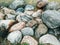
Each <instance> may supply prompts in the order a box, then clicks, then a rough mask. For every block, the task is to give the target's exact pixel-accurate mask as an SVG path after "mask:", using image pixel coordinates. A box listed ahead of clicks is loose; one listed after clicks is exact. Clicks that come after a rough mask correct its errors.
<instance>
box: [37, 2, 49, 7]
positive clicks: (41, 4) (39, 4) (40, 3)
mask: <svg viewBox="0 0 60 45" xmlns="http://www.w3.org/2000/svg"><path fill="white" fill-rule="evenodd" d="M47 3H48V2H46V1H38V2H37V5H36V6H37V8H43V7H45V6H46V5H47Z"/></svg>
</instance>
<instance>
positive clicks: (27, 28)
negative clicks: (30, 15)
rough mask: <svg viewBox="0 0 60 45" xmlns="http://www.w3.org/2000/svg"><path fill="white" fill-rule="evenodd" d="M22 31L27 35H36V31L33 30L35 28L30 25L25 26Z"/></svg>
mask: <svg viewBox="0 0 60 45" xmlns="http://www.w3.org/2000/svg"><path fill="white" fill-rule="evenodd" d="M21 32H22V34H23V35H24V36H26V35H30V36H33V35H34V31H33V29H32V28H30V27H25V28H23V29H22V30H21Z"/></svg>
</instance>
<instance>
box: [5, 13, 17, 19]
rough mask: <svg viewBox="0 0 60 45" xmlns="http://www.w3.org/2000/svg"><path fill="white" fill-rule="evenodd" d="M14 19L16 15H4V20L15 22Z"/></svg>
mask: <svg viewBox="0 0 60 45" xmlns="http://www.w3.org/2000/svg"><path fill="white" fill-rule="evenodd" d="M15 18H16V15H13V14H7V15H6V20H15Z"/></svg>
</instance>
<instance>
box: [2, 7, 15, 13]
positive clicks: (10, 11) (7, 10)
mask: <svg viewBox="0 0 60 45" xmlns="http://www.w3.org/2000/svg"><path fill="white" fill-rule="evenodd" d="M1 11H2V12H3V13H4V14H10V13H13V14H14V13H15V11H14V10H11V9H9V8H6V7H4V8H2V9H1Z"/></svg>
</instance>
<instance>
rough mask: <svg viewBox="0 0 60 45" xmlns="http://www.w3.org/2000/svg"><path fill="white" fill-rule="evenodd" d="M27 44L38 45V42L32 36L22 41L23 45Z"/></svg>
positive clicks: (25, 37)
mask: <svg viewBox="0 0 60 45" xmlns="http://www.w3.org/2000/svg"><path fill="white" fill-rule="evenodd" d="M23 43H27V44H29V45H38V42H37V41H36V40H35V39H34V38H33V37H31V36H24V38H23V39H22V41H21V44H23Z"/></svg>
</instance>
